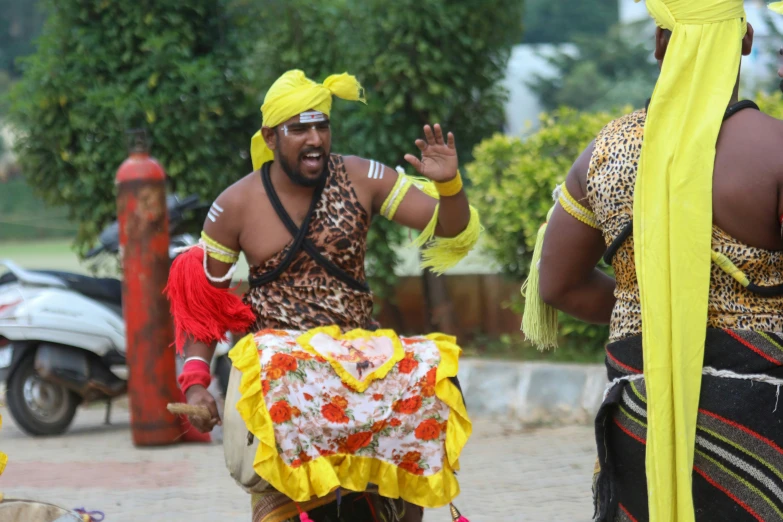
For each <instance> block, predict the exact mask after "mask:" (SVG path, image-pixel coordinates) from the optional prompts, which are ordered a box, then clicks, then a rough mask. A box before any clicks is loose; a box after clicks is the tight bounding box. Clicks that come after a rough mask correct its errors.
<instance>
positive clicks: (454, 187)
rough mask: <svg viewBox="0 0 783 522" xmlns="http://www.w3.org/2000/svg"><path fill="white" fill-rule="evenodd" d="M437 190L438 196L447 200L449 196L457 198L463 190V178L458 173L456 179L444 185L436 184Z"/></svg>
mask: <svg viewBox="0 0 783 522" xmlns="http://www.w3.org/2000/svg"><path fill="white" fill-rule="evenodd" d="M435 188H436V189H437V190H438V194H440V195H441V196H443V197H444V198H447V197H449V196H456V195H457V194H459V192H460V190H462V176H461V175H460V173H459V171H457V175H456V177H454V179H451V180H449V181H445V182H443V183H439V182H435Z"/></svg>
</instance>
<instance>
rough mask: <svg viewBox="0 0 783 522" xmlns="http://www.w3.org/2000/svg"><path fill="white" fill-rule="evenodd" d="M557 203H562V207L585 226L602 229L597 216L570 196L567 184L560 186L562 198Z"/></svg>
mask: <svg viewBox="0 0 783 522" xmlns="http://www.w3.org/2000/svg"><path fill="white" fill-rule="evenodd" d="M557 202H558V203H560V206H561V207H563V210H565V211H566V212H568V213H569V214H571V215H572V216H573V217H575V218H576V219H578V220H579V221H581V222H582V223H584V224H585V225H587V226H589V227H593V228H597V229H599V230H600V228H601V227H600V226H598V220H597V219H596V218H595V214H593V213H592V212H591V211H590V210H588V209H587V208H585V207H584V206H583V205H582V204H581V203H579V202H578V201H577V200H576V199H575V198H574V197H573V196H572V195H571V194H569V192H568V189H567V188H566V184H565V183H563V184H562V185H560V196H559V197H558V198H557Z"/></svg>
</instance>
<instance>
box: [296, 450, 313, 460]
mask: <svg viewBox="0 0 783 522" xmlns="http://www.w3.org/2000/svg"><path fill="white" fill-rule="evenodd" d="M299 460H301V461H302V462H310V461H311V460H313V458H312V457H311V456H310V455H308V454H307V452H305V451H300V452H299Z"/></svg>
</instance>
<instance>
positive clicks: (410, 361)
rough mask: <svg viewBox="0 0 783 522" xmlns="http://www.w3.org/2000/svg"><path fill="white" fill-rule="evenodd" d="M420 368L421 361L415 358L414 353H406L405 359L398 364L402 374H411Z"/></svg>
mask: <svg viewBox="0 0 783 522" xmlns="http://www.w3.org/2000/svg"><path fill="white" fill-rule="evenodd" d="M418 366H419V361H417V360H416V359H414V358H413V352H405V358H404V359H403V360H401V361H400V362H399V363H397V367H398V368H399V370H400V373H411V372H412V371H413V370H415V369H416V368H417V367H418Z"/></svg>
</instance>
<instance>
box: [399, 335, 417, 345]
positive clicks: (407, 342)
mask: <svg viewBox="0 0 783 522" xmlns="http://www.w3.org/2000/svg"><path fill="white" fill-rule="evenodd" d="M400 340H401V341H402V344H404V345H405V346H412V345H414V344H419V343H420V342H421V340H420V339H412V338H410V337H403V338H402V339H400Z"/></svg>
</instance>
